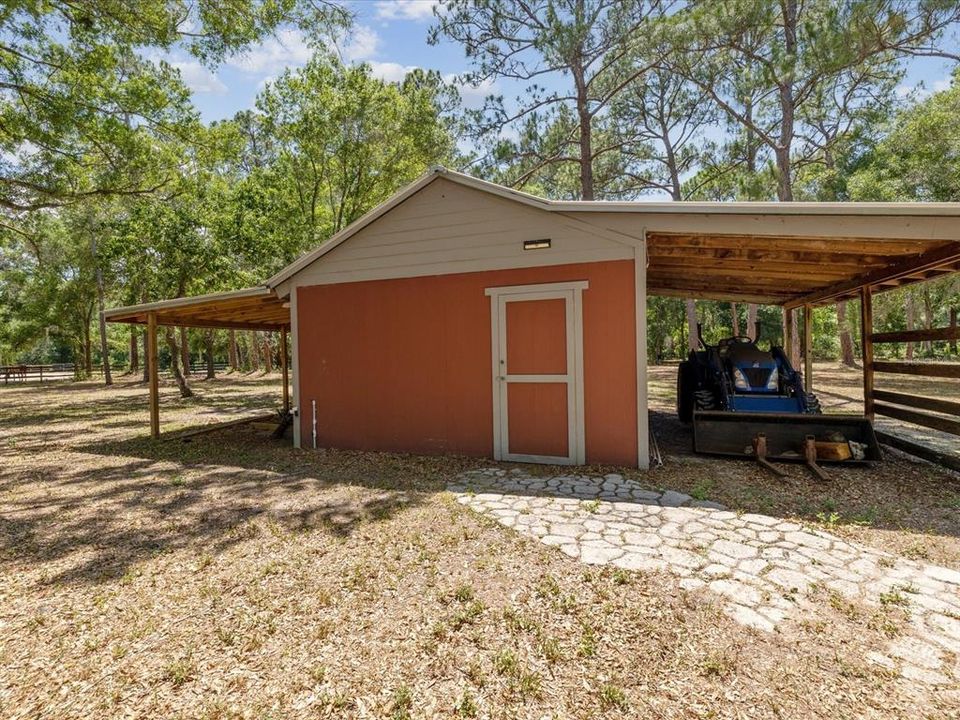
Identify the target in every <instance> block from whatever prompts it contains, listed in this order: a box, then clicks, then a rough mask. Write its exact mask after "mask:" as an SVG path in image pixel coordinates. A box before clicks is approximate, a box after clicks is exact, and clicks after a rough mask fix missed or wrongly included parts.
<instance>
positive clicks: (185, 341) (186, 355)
mask: <svg viewBox="0 0 960 720" xmlns="http://www.w3.org/2000/svg"><path fill="white" fill-rule="evenodd" d="M180 358H181V361H182V362H183V374H184V375H187V376H189V375H190V337H189V335H187V329H186V328H185V327H181V328H180Z"/></svg>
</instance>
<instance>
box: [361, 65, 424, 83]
mask: <svg viewBox="0 0 960 720" xmlns="http://www.w3.org/2000/svg"><path fill="white" fill-rule="evenodd" d="M366 62H367V65H369V66H370V70H371V72H372V74H373V76H374V77H377V78H380V79H381V80H384V81H386V82H402V81H403V79H404V78H405V77H406V76H407V73H408V72H410V71H411V70H416V69H417V66H416V65H401V64H400V63H395V62H380V61H379V60H367V61H366Z"/></svg>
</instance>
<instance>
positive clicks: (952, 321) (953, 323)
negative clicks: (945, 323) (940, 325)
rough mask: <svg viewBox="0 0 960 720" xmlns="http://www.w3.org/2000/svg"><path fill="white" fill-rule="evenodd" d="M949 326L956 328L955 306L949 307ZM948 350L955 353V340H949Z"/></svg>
mask: <svg viewBox="0 0 960 720" xmlns="http://www.w3.org/2000/svg"><path fill="white" fill-rule="evenodd" d="M950 327H951V328H952V329H954V330H956V329H957V309H956V308H955V307H952V308H950ZM950 352H951V353H952V354H953V355H956V354H957V341H956V340H951V341H950Z"/></svg>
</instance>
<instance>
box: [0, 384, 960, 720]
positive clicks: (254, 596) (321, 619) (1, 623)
mask: <svg viewBox="0 0 960 720" xmlns="http://www.w3.org/2000/svg"><path fill="white" fill-rule="evenodd" d="M195 387H196V390H197V398H195V399H191V400H189V401H185V402H181V401H179V400H178V399H177V398H176V390H175V388H174V387H173V385H172V384H169V383H164V385H163V387H162V403H163V408H162V418H163V421H164V424H165V427H189V426H193V425H197V424H200V423H203V422H208V421H210V420H213V419H227V418H231V417H236V416H238V415H239V414H240V413H245V412H253V411H258V412H259V411H262V410H264V409H269V408H271V407H273V406H274V405H275V403H276V402H277V401H278V399H279V388H278V387H277V378H275V377H258V376H250V377H228V378H221V379H217V380H215V381H212V382H196V383H195ZM146 427H147V408H146V391H145V388H144V387H143V386H142V385H140V384H139V383H129V382H124V381H123V380H122V379H121V381H120V382H119V383H118V384H117V385H116V386H114V387H112V388H109V389H105V388H101V387H98V386H96V385H95V384H93V383H74V384H64V385H48V386H44V387H42V388H37V387H22V388H19V387H18V388H4V389H0V433H2V434H0V454H2V457H3V461H2V463H0V687H2V688H3V692H2V693H0V717H31V718H57V719H58V720H59V719H60V718H89V717H97V718H114V717H133V716H137V717H184V718H233V717H264V718H265V717H270V718H281V719H285V718H300V717H319V718H338V719H339V718H347V719H352V718H362V717H377V718H427V717H460V718H474V717H476V718H488V717H489V718H502V717H508V718H518V719H520V720H526V719H528V718H530V719H532V718H543V717H557V718H575V719H586V718H595V717H609V718H613V717H630V718H633V717H636V718H642V717H663V718H684V717H718V718H724V717H734V716H737V715H738V713H739V714H743V713H744V712H745V713H747V714H749V715H750V716H751V717H769V718H773V717H791V718H814V717H834V718H857V720H860V719H861V718H881V717H883V718H888V717H889V718H912V717H916V716H917V709H918V708H924V709H925V712H927V713H928V715H929V717H948V716H949V715H950V713H951V712H953V711H954V710H955V708H954V707H953V706H951V705H950V702H951V697H950V696H949V695H948V694H946V693H939V694H938V693H935V692H927V691H926V690H924V689H923V688H922V687H919V686H916V685H914V684H911V683H907V682H904V681H899V680H896V679H895V678H894V677H893V675H892V674H891V673H889V672H888V671H886V670H882V669H880V668H877V667H874V666H871V665H866V664H864V662H863V658H864V657H865V656H866V654H867V653H868V652H869V651H870V650H878V649H881V648H883V647H885V643H886V642H887V640H888V638H889V637H891V636H894V635H896V634H897V633H898V632H900V631H901V628H904V627H906V624H907V623H908V622H909V614H908V609H907V608H905V607H904V606H903V605H902V604H900V603H899V602H896V601H892V602H889V603H886V604H884V605H883V606H881V607H879V608H873V609H872V610H870V609H865V608H862V607H859V606H856V605H853V604H851V603H849V602H847V601H845V600H843V599H842V598H840V597H839V596H836V597H834V596H825V601H824V602H822V603H820V604H819V605H821V606H822V611H820V614H819V615H817V616H815V617H813V618H811V620H810V621H809V622H804V623H802V624H801V623H795V624H790V623H787V624H786V625H785V626H784V627H783V629H782V630H781V631H780V632H778V633H776V634H764V633H760V632H751V631H745V629H744V628H743V627H742V626H739V625H737V624H735V623H734V622H733V621H732V620H730V619H729V618H727V617H726V616H725V615H724V614H723V613H722V612H720V610H719V608H718V606H717V604H715V601H714V599H712V596H711V595H710V594H708V593H699V592H696V593H688V592H685V591H683V590H682V589H681V588H680V587H679V586H678V584H677V581H676V579H675V578H673V577H671V576H669V575H658V574H640V573H633V572H627V571H623V570H615V569H612V568H608V569H593V568H586V567H585V566H583V565H582V564H580V563H578V562H576V561H574V560H571V559H569V558H566V557H565V556H563V555H562V554H561V553H559V552H557V551H556V550H555V549H552V548H549V547H545V546H543V545H541V544H539V543H536V542H534V541H531V540H526V539H523V538H521V537H519V536H518V535H516V534H515V533H513V532H512V531H510V530H507V529H505V528H502V527H500V526H499V525H497V524H496V523H494V522H490V521H488V520H485V519H484V518H481V517H478V516H476V515H474V514H473V513H471V512H469V511H467V510H464V509H463V508H462V507H461V506H459V505H458V504H457V503H455V502H453V501H452V498H451V496H450V495H449V493H445V492H444V491H443V489H444V487H445V484H446V482H447V480H448V479H450V478H451V477H453V476H455V475H456V474H457V473H458V472H460V471H462V470H464V469H466V468H473V467H478V466H484V465H487V464H489V463H488V462H486V461H481V460H471V459H463V458H422V457H412V456H404V455H392V454H371V453H351V452H336V451H321V452H317V453H313V452H306V451H304V452H298V451H294V450H292V449H291V448H289V447H288V445H287V444H286V443H284V442H282V441H275V440H272V439H270V438H269V437H268V436H267V433H261V432H256V431H252V430H250V429H244V428H237V429H233V430H230V431H222V432H218V433H214V434H210V435H205V436H197V437H195V438H194V439H193V440H192V442H189V443H184V442H181V441H162V442H159V443H156V442H152V441H150V440H149V439H147V438H146V437H145V436H144V433H145V430H146ZM672 465H675V466H676V467H673V468H672V469H668V470H667V472H656V473H653V474H651V475H649V476H646V475H637V474H636V473H634V476H635V477H637V479H638V480H640V481H641V482H644V483H645V484H648V485H650V486H658V485H659V486H665V487H674V488H677V489H684V488H688V489H692V488H693V487H694V486H695V485H697V484H698V483H701V484H702V483H703V480H704V478H705V477H710V478H711V479H712V484H711V485H709V486H707V485H701V488H702V491H703V494H705V495H709V496H710V499H719V500H721V501H727V500H726V498H727V496H728V495H729V496H730V497H734V496H738V494H739V493H741V492H742V497H745V498H746V497H753V498H755V500H756V502H760V499H761V498H767V500H765V502H769V503H771V504H773V506H774V507H779V506H780V505H781V504H784V506H785V507H786V508H787V510H788V512H787V514H791V513H790V512H789V508H790V507H794V506H795V504H796V503H798V502H799V499H800V498H801V497H804V498H805V499H806V500H807V502H808V503H809V505H810V508H811V510H812V512H813V513H815V512H822V511H824V510H825V505H824V499H825V498H826V497H830V498H831V499H832V501H833V503H834V507H833V510H831V511H829V512H836V513H838V514H839V516H840V517H841V518H843V519H844V520H841V521H838V527H839V529H840V530H841V531H844V532H847V531H848V530H847V528H848V527H849V528H853V530H852V531H855V532H857V533H861V534H863V535H864V537H868V538H869V537H870V533H879V532H880V529H881V528H882V529H883V531H884V532H887V533H890V534H892V535H898V534H904V535H905V536H907V537H910V538H912V539H914V540H915V541H916V542H917V543H919V544H921V547H920V548H919V549H918V550H916V552H917V553H919V552H925V553H928V554H930V555H932V556H938V553H939V552H940V551H939V550H937V549H936V548H935V547H931V546H930V545H929V543H927V542H926V541H925V540H924V538H926V537H928V535H927V534H923V533H921V532H920V531H919V530H909V531H908V530H898V529H894V528H891V527H889V525H884V523H886V522H887V521H886V520H884V517H885V515H884V512H883V511H884V508H885V507H886V505H887V502H888V500H887V496H888V493H890V492H892V490H890V489H889V488H887V487H885V486H884V484H883V483H885V482H887V480H884V479H883V478H882V477H881V480H880V483H881V484H880V487H879V489H878V490H877V492H876V495H877V496H878V497H874V484H873V478H872V476H871V475H870V474H868V473H863V474H861V473H859V472H858V473H853V474H851V475H850V477H849V478H846V479H844V480H843V481H842V482H840V483H836V484H834V485H833V486H832V487H831V488H830V490H829V492H823V493H822V495H823V497H818V496H816V495H815V494H813V493H809V492H800V491H798V490H796V489H795V488H793V486H794V481H793V480H791V481H788V483H787V484H785V485H782V486H775V485H773V484H770V485H753V484H752V483H754V482H755V480H754V479H753V478H751V477H747V478H745V479H744V478H741V479H740V480H737V481H731V480H730V477H736V475H737V474H738V473H739V472H740V471H742V470H744V469H745V467H744V465H743V464H738V463H710V464H705V463H700V462H696V463H693V464H684V463H673V464H672ZM747 467H748V469H749V470H751V471H752V468H750V467H749V466H747ZM900 469H901V470H902V468H900ZM681 470H682V471H683V473H680V471H681ZM538 471H539V470H538ZM618 471H619V472H625V471H623V470H618ZM734 471H736V472H734ZM542 472H544V473H546V472H550V470H549V469H543V470H542ZM924 472H928V471H927V470H926V469H925V470H924ZM671 473H676V474H671ZM855 481H856V483H855ZM941 482H943V480H942V479H941ZM684 483H686V484H684ZM738 483H739V484H738ZM924 483H927V484H922V485H921V486H920V489H921V490H922V491H923V492H927V491H928V490H930V489H931V488H932V487H933V479H932V478H931V479H929V480H926V481H924ZM797 484H798V485H799V483H797ZM808 484H809V483H808ZM855 484H856V487H858V490H857V492H858V493H859V495H860V498H859V500H858V502H859V503H860V505H858V506H857V507H859V508H861V509H865V508H869V507H876V508H877V515H876V518H877V519H876V521H874V522H873V523H871V524H870V525H856V524H853V523H847V522H846V521H845V519H846V518H853V517H855V515H856V508H854V507H853V506H854V505H855V503H854V501H853V500H854V494H853V491H852V488H853V487H854V486H855ZM751 487H752V488H753V490H752V491H751V492H752V494H750V493H748V492H747V489H748V488H751ZM794 492H796V497H793V496H791V493H794ZM918 494H919V495H920V496H922V495H923V493H922V492H921V493H918ZM784 495H787V496H790V497H788V499H787V500H783V496H784ZM957 496H960V489H958V488H957V487H956V486H954V487H953V488H952V489H949V488H948V489H947V490H945V491H944V492H943V493H941V494H938V495H936V496H935V497H933V498H930V499H929V500H930V503H931V504H936V506H937V507H939V509H940V510H941V511H942V512H944V513H949V514H950V517H951V518H952V522H953V523H954V525H950V526H946V527H951V528H955V523H956V522H957V521H958V518H957V513H956V510H954V509H953V508H952V507H950V502H951V501H950V498H951V497H957ZM914 498H915V495H914V494H904V495H902V496H901V497H900V498H899V503H900V505H901V506H905V505H906V506H907V507H906V513H905V514H906V516H907V517H910V515H911V513H912V512H913V511H914V509H915V506H916V505H921V506H923V507H927V505H925V504H924V503H926V501H927V500H926V498H924V499H917V500H914ZM731 504H733V503H731ZM739 509H743V510H748V509H750V507H748V506H746V503H744V504H743V505H741V506H740V507H739ZM808 520H810V521H814V520H812V519H811V518H808ZM931 527H932V528H933V529H932V530H929V531H925V532H928V533H934V532H935V531H936V528H937V527H942V526H938V525H936V524H934V525H932V526H931ZM934 537H935V535H934ZM948 537H949V533H944V538H948ZM921 541H922V542H921ZM874 542H877V544H883V543H882V542H880V541H879V540H876V539H875V538H874ZM898 542H903V541H898ZM905 547H906V546H905ZM896 592H898V593H899V594H900V595H901V596H903V597H909V595H910V593H911V589H910V588H909V587H900V588H897V589H896ZM827 598H829V600H827ZM731 688H735V694H736V699H735V703H733V704H731V703H732V701H731V694H730V693H731ZM823 688H828V689H829V691H828V692H823V691H822V690H823ZM772 692H775V694H771V693H772Z"/></svg>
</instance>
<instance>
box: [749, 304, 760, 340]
mask: <svg viewBox="0 0 960 720" xmlns="http://www.w3.org/2000/svg"><path fill="white" fill-rule="evenodd" d="M747 335H749V336H750V337H752V338H753V340H754V342H756V341H757V339H758V338H757V304H756V303H749V304H748V305H747Z"/></svg>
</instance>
